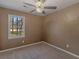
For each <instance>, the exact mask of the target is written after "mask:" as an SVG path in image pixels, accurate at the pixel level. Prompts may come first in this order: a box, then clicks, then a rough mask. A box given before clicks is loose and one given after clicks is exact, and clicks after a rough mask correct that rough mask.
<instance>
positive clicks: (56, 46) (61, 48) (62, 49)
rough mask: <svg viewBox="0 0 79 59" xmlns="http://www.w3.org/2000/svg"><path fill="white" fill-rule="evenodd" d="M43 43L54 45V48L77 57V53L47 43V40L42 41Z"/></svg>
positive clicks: (78, 56)
mask: <svg viewBox="0 0 79 59" xmlns="http://www.w3.org/2000/svg"><path fill="white" fill-rule="evenodd" d="M42 42H44V41H42ZM44 43H46V44H47V45H49V46H51V47H54V48H56V49H59V50H61V51H63V52H65V53H67V54H70V55H72V56H74V57H76V58H78V59H79V55H77V54H74V53H72V52H69V51H67V50H64V49H62V48H60V47H57V46H55V45H52V44H50V43H47V42H44Z"/></svg>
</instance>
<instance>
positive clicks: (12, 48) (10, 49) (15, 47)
mask: <svg viewBox="0 0 79 59" xmlns="http://www.w3.org/2000/svg"><path fill="white" fill-rule="evenodd" d="M42 42H43V41H41V42H37V43H32V44H27V45H23V46H20V47H15V48H10V49H5V50H1V51H0V53H3V52H7V51H12V50H16V49H20V48H24V47H28V46H32V45H36V44H39V43H42Z"/></svg>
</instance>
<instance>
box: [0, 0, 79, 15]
mask: <svg viewBox="0 0 79 59" xmlns="http://www.w3.org/2000/svg"><path fill="white" fill-rule="evenodd" d="M23 2H27V3H30V4H33V5H35V0H0V7H4V8H9V9H14V10H18V11H23V12H26V13H30V11H31V10H33V9H34V8H33V7H31V6H30V7H27V8H25V7H23V6H24V5H25V4H24V3H23ZM78 2H79V0H46V2H45V3H44V6H57V9H56V10H54V9H50V10H49V9H45V11H46V15H48V14H50V13H53V12H55V11H58V10H60V9H63V8H65V7H68V6H70V5H72V4H76V3H78ZM30 14H33V15H39V16H45V15H44V14H42V13H38V12H33V13H30Z"/></svg>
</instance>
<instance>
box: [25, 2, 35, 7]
mask: <svg viewBox="0 0 79 59" xmlns="http://www.w3.org/2000/svg"><path fill="white" fill-rule="evenodd" d="M24 4H25V5H28V6H32V7H35V6H34V5H32V4H30V3H26V2H24Z"/></svg>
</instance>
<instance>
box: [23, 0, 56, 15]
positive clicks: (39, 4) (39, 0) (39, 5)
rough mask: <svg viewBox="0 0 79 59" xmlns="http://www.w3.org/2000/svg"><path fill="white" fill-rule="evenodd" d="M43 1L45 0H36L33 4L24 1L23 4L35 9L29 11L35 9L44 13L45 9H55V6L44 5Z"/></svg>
mask: <svg viewBox="0 0 79 59" xmlns="http://www.w3.org/2000/svg"><path fill="white" fill-rule="evenodd" d="M45 1H46V0H36V2H35V5H33V4H30V3H26V2H24V4H25V5H24V7H27V6H31V7H34V8H35V9H34V10H32V11H31V13H32V12H35V11H37V12H39V13H43V14H46V12H45V9H56V8H57V7H56V6H44V3H45Z"/></svg>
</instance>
